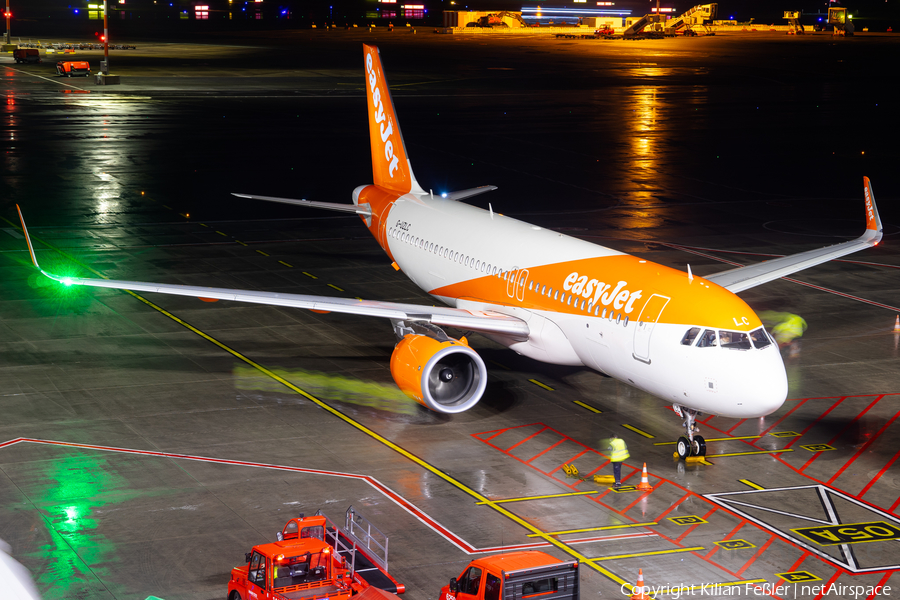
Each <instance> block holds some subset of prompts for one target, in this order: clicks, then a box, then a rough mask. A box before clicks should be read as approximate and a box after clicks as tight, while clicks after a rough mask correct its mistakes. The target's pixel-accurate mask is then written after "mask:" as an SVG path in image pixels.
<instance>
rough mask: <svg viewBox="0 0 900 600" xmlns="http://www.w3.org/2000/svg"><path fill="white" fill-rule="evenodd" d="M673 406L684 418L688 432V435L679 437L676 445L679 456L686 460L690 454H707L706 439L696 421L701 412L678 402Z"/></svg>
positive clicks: (685, 428)
mask: <svg viewBox="0 0 900 600" xmlns="http://www.w3.org/2000/svg"><path fill="white" fill-rule="evenodd" d="M672 407H673V408H674V409H675V413H676V414H677V415H678V416H679V417H681V418H683V419H684V430H685V431H686V432H687V436H681V437H680V438H678V442H677V443H676V445H675V447H676V449H677V451H678V458H680V459H682V460H684V459H685V458H687V457H688V456H706V440H704V439H703V436H702V435H700V428H699V427H698V426H697V425H696V424H695V423H694V420H695V419H696V418H697V417H698V416H699V415H700V413H699V412H698V411H696V410H694V409H692V408H683V407H681V406H678V405H677V404H673V405H672Z"/></svg>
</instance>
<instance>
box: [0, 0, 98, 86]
mask: <svg viewBox="0 0 900 600" xmlns="http://www.w3.org/2000/svg"><path fill="white" fill-rule="evenodd" d="M6 1H7V2H9V0H6ZM106 1H107V0H103V68H102V69H100V70H101V71H102V72H103V75H109V23H108V22H107V19H108V12H107V10H106V9H107V6H106ZM7 29H9V27H7Z"/></svg>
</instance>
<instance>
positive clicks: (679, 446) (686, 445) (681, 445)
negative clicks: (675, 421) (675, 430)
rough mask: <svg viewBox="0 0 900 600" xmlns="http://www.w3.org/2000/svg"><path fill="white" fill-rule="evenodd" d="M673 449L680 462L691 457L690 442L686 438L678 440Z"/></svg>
mask: <svg viewBox="0 0 900 600" xmlns="http://www.w3.org/2000/svg"><path fill="white" fill-rule="evenodd" d="M675 449H676V451H677V452H678V458H680V459H681V460H684V459H686V458H687V457H688V456H690V455H691V442H690V440H688V439H687V438H686V437H684V436H682V437H680V438H678V442H677V443H676V444H675Z"/></svg>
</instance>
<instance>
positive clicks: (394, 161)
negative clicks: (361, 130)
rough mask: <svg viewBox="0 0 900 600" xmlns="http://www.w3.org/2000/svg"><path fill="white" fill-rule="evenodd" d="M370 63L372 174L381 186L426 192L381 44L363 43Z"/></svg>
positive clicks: (368, 68) (368, 67)
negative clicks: (410, 152)
mask: <svg viewBox="0 0 900 600" xmlns="http://www.w3.org/2000/svg"><path fill="white" fill-rule="evenodd" d="M363 56H364V59H365V65H366V100H367V103H366V107H367V109H368V111H369V142H370V144H371V146H372V175H373V177H374V182H375V185H377V186H378V187H381V188H384V189H387V190H390V191H392V192H396V193H399V194H406V193H408V192H416V193H424V190H422V188H421V187H419V184H418V182H416V177H415V175H413V172H412V167H411V166H410V164H409V156H408V155H407V154H406V145H405V144H404V143H403V135H402V134H401V133H400V123H399V122H398V121H397V114H396V113H395V112H394V102H393V101H392V100H391V92H390V90H389V89H388V85H387V80H386V79H385V77H384V70H383V69H382V67H381V56H380V54H379V52H378V47H377V46H370V45H368V44H363Z"/></svg>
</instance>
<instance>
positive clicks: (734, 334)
mask: <svg viewBox="0 0 900 600" xmlns="http://www.w3.org/2000/svg"><path fill="white" fill-rule="evenodd" d="M719 342H721V344H722V347H723V348H728V349H729V350H749V349H750V347H751V346H750V336H748V335H747V334H746V333H744V332H742V331H720V332H719Z"/></svg>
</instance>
